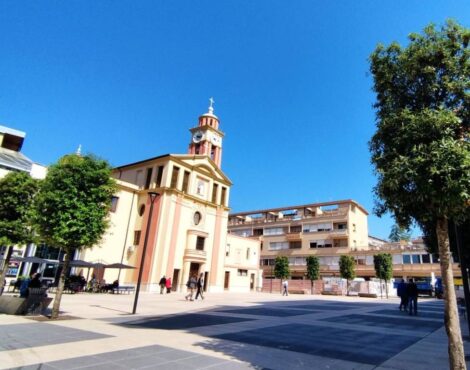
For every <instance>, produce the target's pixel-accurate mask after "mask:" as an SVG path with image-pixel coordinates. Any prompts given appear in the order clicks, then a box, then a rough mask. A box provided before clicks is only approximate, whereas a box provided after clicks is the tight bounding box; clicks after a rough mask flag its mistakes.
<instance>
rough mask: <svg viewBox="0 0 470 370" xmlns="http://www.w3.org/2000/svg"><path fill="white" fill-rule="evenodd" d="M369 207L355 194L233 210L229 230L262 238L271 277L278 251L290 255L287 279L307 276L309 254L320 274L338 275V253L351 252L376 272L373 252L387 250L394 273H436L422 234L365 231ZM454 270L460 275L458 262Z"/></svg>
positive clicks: (360, 265)
mask: <svg viewBox="0 0 470 370" xmlns="http://www.w3.org/2000/svg"><path fill="white" fill-rule="evenodd" d="M367 216H368V213H367V211H366V210H365V209H364V208H363V207H362V206H361V205H360V204H358V203H357V202H355V201H353V200H342V201H336V202H326V203H314V204H307V205H301V206H291V207H284V208H273V209H264V210H256V211H250V212H241V213H231V214H230V215H229V222H228V228H229V233H230V234H231V235H237V236H241V237H245V238H249V239H257V240H260V242H261V252H260V253H261V255H260V267H261V268H262V269H263V276H264V277H265V278H267V279H271V278H274V264H275V258H276V257H277V256H286V257H287V258H288V259H289V267H290V272H291V279H294V280H297V279H299V280H305V279H307V263H306V258H307V257H308V256H311V255H314V256H317V257H318V259H319V262H320V276H321V277H322V278H323V277H339V276H340V273H339V259H340V256H341V255H350V256H353V257H354V259H355V261H356V276H357V277H362V278H365V279H369V278H373V277H375V270H374V255H375V254H378V253H390V254H391V255H392V261H393V276H394V277H395V278H411V277H413V278H417V279H421V278H431V279H432V278H434V277H438V276H440V266H439V262H438V259H437V258H436V257H435V256H433V255H431V254H429V253H428V252H427V251H426V248H425V245H424V243H423V241H422V240H421V239H417V240H414V241H413V242H401V243H389V242H387V241H384V240H381V239H379V238H375V237H371V236H369V235H368V227H367ZM453 270H454V276H456V277H459V276H461V273H460V270H459V268H458V265H457V264H454V265H453Z"/></svg>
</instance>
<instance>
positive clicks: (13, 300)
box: [0, 295, 27, 315]
mask: <svg viewBox="0 0 470 370" xmlns="http://www.w3.org/2000/svg"><path fill="white" fill-rule="evenodd" d="M26 305H27V302H26V298H20V297H13V296H8V295H2V296H0V313H6V314H8V315H21V314H23V313H24V312H25V310H26Z"/></svg>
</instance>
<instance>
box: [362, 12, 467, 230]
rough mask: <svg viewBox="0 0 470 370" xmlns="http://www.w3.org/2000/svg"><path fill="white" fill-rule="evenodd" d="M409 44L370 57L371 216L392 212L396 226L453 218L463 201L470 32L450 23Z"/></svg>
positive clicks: (382, 49) (432, 28) (381, 49)
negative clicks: (373, 127) (373, 115)
mask: <svg viewBox="0 0 470 370" xmlns="http://www.w3.org/2000/svg"><path fill="white" fill-rule="evenodd" d="M409 38H410V44H409V45H408V46H407V47H406V48H402V47H401V46H400V45H399V44H397V43H392V44H391V45H390V46H388V47H385V46H383V45H379V46H377V48H376V50H375V51H374V52H373V53H372V55H371V57H370V61H371V72H372V74H373V77H374V91H375V92H376V94H377V95H376V96H377V101H376V103H375V108H376V112H377V131H376V133H375V135H374V136H373V137H372V140H371V142H370V149H371V153H372V163H373V164H374V166H375V170H376V174H377V176H378V185H377V186H376V188H375V193H376V195H377V206H376V212H377V213H378V214H379V215H380V214H383V213H384V212H386V211H391V212H393V214H394V215H395V217H396V219H397V221H398V223H399V224H400V225H402V226H409V225H410V223H411V221H412V220H413V219H415V220H418V221H419V222H422V221H426V220H430V219H432V218H433V217H435V216H436V215H438V216H441V215H446V216H447V217H450V218H460V217H461V215H462V214H463V213H464V212H465V210H466V208H467V207H468V201H469V199H470V147H469V145H470V142H469V141H468V134H469V125H470V95H469V93H468V91H469V89H470V58H469V57H470V51H469V48H468V43H469V41H470V31H469V30H468V29H465V28H463V27H461V26H459V25H458V24H456V23H455V22H452V21H449V22H448V23H447V24H446V25H445V26H444V27H442V28H441V29H440V30H436V28H435V26H433V25H430V26H428V27H426V28H425V30H424V33H423V34H415V33H413V34H411V35H410V36H409Z"/></svg>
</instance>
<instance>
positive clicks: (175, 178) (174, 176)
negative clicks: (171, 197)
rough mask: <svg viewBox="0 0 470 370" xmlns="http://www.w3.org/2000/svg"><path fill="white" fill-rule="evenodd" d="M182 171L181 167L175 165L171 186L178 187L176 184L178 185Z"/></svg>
mask: <svg viewBox="0 0 470 370" xmlns="http://www.w3.org/2000/svg"><path fill="white" fill-rule="evenodd" d="M179 172H180V168H179V167H176V166H175V167H173V172H172V173H171V184H170V187H171V188H173V189H176V186H177V185H178V174H179Z"/></svg>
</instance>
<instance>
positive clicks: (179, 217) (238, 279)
mask: <svg viewBox="0 0 470 370" xmlns="http://www.w3.org/2000/svg"><path fill="white" fill-rule="evenodd" d="M219 125H220V122H219V119H218V117H217V116H216V115H215V114H214V108H213V100H212V99H210V106H209V109H208V112H207V113H205V114H203V115H201V116H200V117H199V120H198V124H197V125H196V126H195V127H193V128H191V129H190V132H191V137H190V143H189V148H188V154H165V155H160V156H158V157H153V158H149V159H145V160H142V161H139V162H135V163H130V164H126V165H123V166H120V167H117V168H115V169H114V170H113V174H112V175H113V177H114V178H115V179H116V182H117V184H118V192H117V193H116V194H115V196H114V197H113V199H112V208H111V214H110V227H109V229H108V231H107V233H106V234H105V236H104V237H103V240H102V242H101V243H100V245H98V246H96V247H94V248H92V249H88V250H84V251H82V252H81V253H80V256H75V258H76V259H77V258H80V259H83V260H85V261H93V262H96V261H101V262H103V263H115V262H120V263H124V264H126V265H130V266H134V267H136V268H135V269H121V270H117V269H105V270H102V271H94V273H95V274H96V275H97V276H96V277H97V278H104V279H105V280H106V281H107V282H110V281H113V280H115V279H118V280H119V281H120V283H121V284H135V283H136V282H137V280H138V275H139V267H140V264H141V261H142V258H143V261H144V264H143V269H142V272H141V283H142V289H143V290H147V291H157V290H159V286H158V283H159V281H160V279H161V278H162V276H165V277H166V278H171V280H172V290H173V291H184V290H185V285H186V282H187V280H188V278H189V277H190V276H191V275H193V274H197V275H199V274H201V273H202V274H204V276H205V289H206V290H207V291H210V292H222V291H224V290H229V291H239V292H246V291H250V290H256V289H257V288H259V287H260V286H261V284H262V282H261V276H260V269H259V253H260V250H259V249H260V244H259V241H257V240H253V239H248V238H242V237H239V236H235V235H228V232H227V226H228V225H227V223H228V213H229V197H230V187H231V185H232V183H231V181H230V179H229V178H228V177H227V176H226V175H225V174H224V172H223V171H222V169H221V163H222V142H223V138H224V133H223V132H222V131H221V130H220V128H219Z"/></svg>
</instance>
